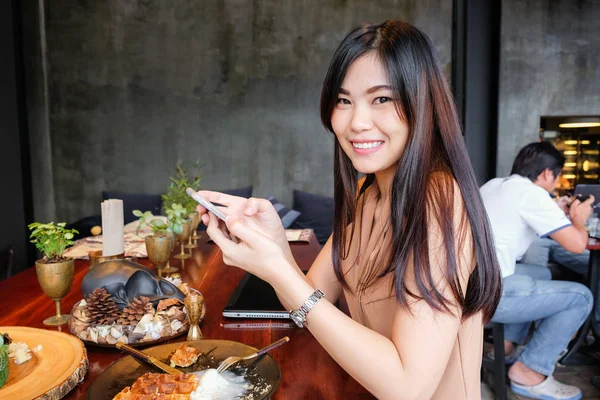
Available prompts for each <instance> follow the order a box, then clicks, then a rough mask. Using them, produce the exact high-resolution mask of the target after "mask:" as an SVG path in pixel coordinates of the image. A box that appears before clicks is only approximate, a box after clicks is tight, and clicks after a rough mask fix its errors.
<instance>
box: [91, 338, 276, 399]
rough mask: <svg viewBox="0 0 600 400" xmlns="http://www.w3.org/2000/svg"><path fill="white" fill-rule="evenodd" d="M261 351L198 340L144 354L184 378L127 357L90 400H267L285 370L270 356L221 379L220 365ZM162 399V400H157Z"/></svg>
mask: <svg viewBox="0 0 600 400" xmlns="http://www.w3.org/2000/svg"><path fill="white" fill-rule="evenodd" d="M256 351H257V349H255V348H253V347H250V346H247V345H245V344H242V343H239V342H232V341H227V340H199V341H187V342H179V343H170V344H164V345H160V346H156V347H152V348H149V349H145V350H144V353H146V354H148V355H151V356H153V357H155V358H157V359H158V360H159V361H162V362H164V363H166V364H170V365H171V366H175V367H176V368H177V369H178V370H180V371H181V372H182V374H181V375H169V374H164V373H159V372H158V370H156V369H155V368H153V367H152V366H150V365H146V364H144V363H141V362H140V361H137V360H136V359H134V358H133V357H131V356H126V357H123V358H121V359H120V360H118V361H116V362H115V363H114V364H112V365H111V366H110V367H108V368H107V369H106V370H105V371H104V372H103V373H102V374H100V376H98V378H96V380H95V381H94V382H93V383H92V385H91V386H90V388H89V389H88V392H87V399H88V400H134V399H141V398H146V397H144V396H152V395H155V396H157V395H162V397H160V398H161V399H165V400H188V399H189V400H205V399H211V400H234V399H252V400H260V399H268V398H270V397H271V396H272V395H273V393H275V391H276V390H277V388H278V387H279V383H280V382H281V370H280V369H279V365H277V362H275V360H274V359H273V358H272V357H271V356H270V355H268V354H266V355H264V356H261V357H259V358H256V359H254V360H252V361H248V362H246V363H239V364H235V365H234V366H232V367H230V368H229V369H228V370H227V371H224V372H223V373H222V374H217V373H216V368H217V367H218V365H219V363H220V362H221V361H223V360H224V359H226V358H227V357H230V356H247V355H250V354H253V353H255V352H256ZM157 398H158V397H157Z"/></svg>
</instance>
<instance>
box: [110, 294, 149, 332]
mask: <svg viewBox="0 0 600 400" xmlns="http://www.w3.org/2000/svg"><path fill="white" fill-rule="evenodd" d="M146 314H153V315H154V307H152V303H151V302H150V299H149V298H147V297H145V296H141V297H136V298H134V299H133V301H132V302H131V303H129V307H125V308H124V309H123V312H122V313H121V316H120V317H119V320H118V321H117V323H118V324H119V325H137V323H138V322H140V320H141V319H142V317H143V316H144V315H146Z"/></svg>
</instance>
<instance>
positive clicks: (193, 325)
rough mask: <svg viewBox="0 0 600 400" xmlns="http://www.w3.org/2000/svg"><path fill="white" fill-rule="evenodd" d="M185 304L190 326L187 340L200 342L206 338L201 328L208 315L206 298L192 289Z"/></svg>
mask: <svg viewBox="0 0 600 400" xmlns="http://www.w3.org/2000/svg"><path fill="white" fill-rule="evenodd" d="M183 303H184V305H185V311H186V314H187V320H188V323H189V325H190V330H189V331H188V334H187V340H200V339H202V338H203V337H204V335H202V331H201V330H200V326H199V325H200V323H201V322H202V321H203V320H204V315H205V314H206V302H205V301H204V296H203V295H202V293H200V292H199V291H197V290H195V289H190V294H188V295H187V296H186V297H185V301H184V302H183Z"/></svg>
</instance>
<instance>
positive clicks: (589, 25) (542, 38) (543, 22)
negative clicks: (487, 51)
mask: <svg viewBox="0 0 600 400" xmlns="http://www.w3.org/2000/svg"><path fill="white" fill-rule="evenodd" d="M599 20H600V1H598V0H578V1H575V0H530V1H522V0H504V1H503V7H502V36H501V54H500V59H501V65H500V107H499V120H498V162H497V171H496V172H497V175H499V176H503V175H507V174H509V173H510V169H511V166H512V162H513V160H514V157H515V156H516V154H517V152H518V150H519V149H520V148H521V147H522V146H524V145H525V144H527V143H529V142H532V141H535V140H537V138H538V135H539V128H540V117H541V116H542V115H595V114H600V23H599V22H598V21H599Z"/></svg>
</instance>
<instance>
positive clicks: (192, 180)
mask: <svg viewBox="0 0 600 400" xmlns="http://www.w3.org/2000/svg"><path fill="white" fill-rule="evenodd" d="M169 180H170V181H171V182H170V184H169V188H168V189H167V193H165V194H163V195H162V196H161V198H162V201H163V209H164V211H165V212H166V211H167V210H168V209H169V208H172V207H173V205H174V204H177V205H179V206H181V207H182V208H184V209H185V210H187V213H188V214H189V213H193V212H195V211H196V206H197V205H198V203H196V201H195V200H194V199H192V198H191V197H190V196H188V195H187V193H186V192H185V189H186V188H188V187H191V188H192V189H195V190H198V188H199V187H200V182H201V180H202V176H201V174H200V162H199V161H196V162H195V163H194V164H193V165H192V167H191V168H186V166H185V165H184V164H183V163H181V162H178V163H177V167H176V168H175V175H174V176H172V177H170V178H169Z"/></svg>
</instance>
